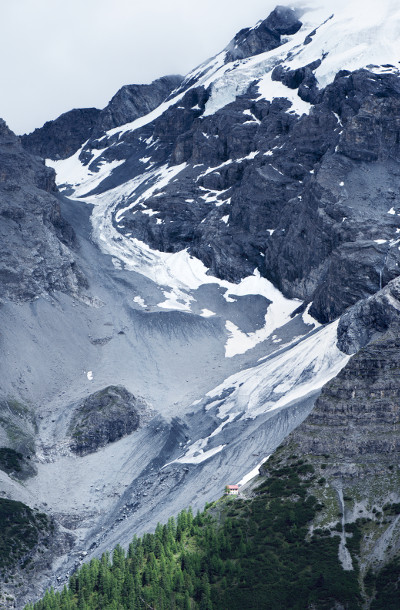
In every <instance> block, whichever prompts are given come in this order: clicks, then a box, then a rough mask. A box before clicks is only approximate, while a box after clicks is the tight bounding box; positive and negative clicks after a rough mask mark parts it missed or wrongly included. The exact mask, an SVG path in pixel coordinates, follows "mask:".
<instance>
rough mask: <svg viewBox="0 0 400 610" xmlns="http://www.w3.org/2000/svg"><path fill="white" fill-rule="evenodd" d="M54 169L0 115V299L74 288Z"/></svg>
mask: <svg viewBox="0 0 400 610" xmlns="http://www.w3.org/2000/svg"><path fill="white" fill-rule="evenodd" d="M54 177H55V174H54V171H53V170H51V169H49V168H47V167H46V166H45V165H44V162H43V161H41V160H40V159H37V158H35V157H33V156H32V155H30V154H29V153H28V152H26V151H25V150H24V149H23V148H22V146H21V143H20V141H19V139H18V138H17V137H16V136H15V135H14V134H13V133H12V132H11V131H10V130H9V129H8V127H7V126H6V124H5V123H4V121H0V301H2V300H6V299H8V300H14V301H15V300H17V301H18V300H21V301H27V300H31V299H33V298H34V297H36V296H39V295H41V294H43V293H45V292H52V291H55V290H59V291H61V292H66V293H69V294H78V293H79V292H80V290H81V288H82V287H83V286H85V284H86V282H85V279H84V276H83V274H82V273H81V272H80V270H79V269H78V267H77V265H76V261H75V256H74V254H73V250H72V249H73V248H74V245H75V236H74V232H73V230H72V228H71V227H70V225H69V224H68V223H67V222H66V221H65V220H64V218H63V217H62V216H61V212H60V207H59V203H58V201H57V199H56V197H55V196H54V192H55V190H56V187H55V182H54Z"/></svg>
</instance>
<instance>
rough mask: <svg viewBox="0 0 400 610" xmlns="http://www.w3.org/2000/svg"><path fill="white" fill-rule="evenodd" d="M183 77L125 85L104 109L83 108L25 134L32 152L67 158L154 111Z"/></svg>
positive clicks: (26, 145)
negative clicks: (85, 143)
mask: <svg viewBox="0 0 400 610" xmlns="http://www.w3.org/2000/svg"><path fill="white" fill-rule="evenodd" d="M181 82H182V76H177V75H171V76H163V77H162V78H159V79H157V80H155V81H153V82H152V83H151V84H150V85H125V86H124V87H121V89H120V90H119V91H118V92H117V93H116V94H115V95H114V97H112V99H111V100H110V102H109V103H108V105H107V106H106V107H105V108H104V109H103V110H99V109H97V108H79V109H76V110H71V111H69V112H65V113H64V114H62V115H61V116H59V117H58V118H57V119H55V120H54V121H48V122H47V123H45V124H44V125H43V127H40V128H38V129H35V131H33V132H32V133H30V134H26V135H24V136H22V138H21V141H22V144H23V146H24V147H25V148H26V149H27V150H29V152H31V153H33V154H36V155H39V156H40V157H43V158H45V159H67V158H68V157H70V156H71V155H73V154H74V153H75V152H76V151H77V150H78V149H79V148H80V147H81V146H82V144H83V143H84V142H85V141H86V140H88V139H89V138H91V137H93V136H95V137H99V135H100V134H102V133H103V132H104V131H107V130H108V129H112V128H113V127H117V126H119V125H123V124H124V123H129V122H130V121H134V120H135V119H137V118H139V117H141V116H143V115H145V114H147V113H148V112H151V111H152V110H154V108H156V107H157V106H159V105H160V104H161V103H162V102H163V101H164V100H165V98H166V97H168V95H169V94H170V93H171V91H173V89H175V88H176V87H178V86H179V85H180V83H181Z"/></svg>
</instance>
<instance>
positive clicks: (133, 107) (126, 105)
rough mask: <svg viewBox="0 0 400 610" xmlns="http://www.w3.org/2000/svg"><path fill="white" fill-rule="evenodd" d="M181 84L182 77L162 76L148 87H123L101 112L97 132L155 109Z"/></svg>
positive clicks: (122, 123) (127, 121)
mask: <svg viewBox="0 0 400 610" xmlns="http://www.w3.org/2000/svg"><path fill="white" fill-rule="evenodd" d="M181 82H182V76H178V75H171V76H163V77H162V78H158V79H157V80H155V81H153V82H152V83H151V84H150V85H125V86H124V87H122V88H121V89H120V90H119V91H118V92H117V93H116V94H115V95H114V97H113V98H111V101H110V102H109V104H108V105H107V106H106V107H105V108H104V110H102V111H101V113H100V117H99V120H98V122H97V125H96V130H97V131H107V130H108V129H112V128H113V127H118V126H119V125H124V123H129V122H130V121H134V120H135V119H137V118H139V117H141V116H144V115H145V114H147V113H149V112H151V111H152V110H154V108H157V106H159V105H160V104H161V103H162V102H163V101H164V100H165V99H166V98H167V97H168V95H169V94H170V93H171V91H173V90H174V89H175V88H176V87H178V86H179V85H180V84H181ZM82 143H83V142H82Z"/></svg>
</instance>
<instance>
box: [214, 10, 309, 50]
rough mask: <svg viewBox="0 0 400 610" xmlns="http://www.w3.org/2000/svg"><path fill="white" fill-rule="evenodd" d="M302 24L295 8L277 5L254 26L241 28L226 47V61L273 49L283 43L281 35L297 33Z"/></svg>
mask: <svg viewBox="0 0 400 610" xmlns="http://www.w3.org/2000/svg"><path fill="white" fill-rule="evenodd" d="M301 26H302V23H301V21H299V19H298V18H297V13H296V11H295V10H293V9H291V8H289V7H286V6H277V7H276V8H275V9H274V10H273V11H272V13H271V14H270V15H269V16H268V17H267V19H264V21H262V22H261V23H260V24H258V25H257V26H256V27H254V28H245V29H243V30H241V31H240V32H239V33H238V34H236V36H235V37H234V39H233V40H232V41H231V42H230V43H229V45H228V46H227V48H226V51H227V53H226V58H225V61H227V62H228V61H235V60H236V59H244V58H245V57H251V56H252V55H257V54H258V53H264V52H265V51H271V50H272V49H275V48H276V47H279V46H280V45H281V44H282V40H281V36H283V35H290V34H295V33H296V32H297V31H298V30H299V29H300V28H301Z"/></svg>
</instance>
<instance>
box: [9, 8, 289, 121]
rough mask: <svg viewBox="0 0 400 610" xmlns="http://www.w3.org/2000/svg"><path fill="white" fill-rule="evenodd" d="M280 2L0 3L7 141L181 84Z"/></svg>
mask: <svg viewBox="0 0 400 610" xmlns="http://www.w3.org/2000/svg"><path fill="white" fill-rule="evenodd" d="M279 3H281V4H284V3H285V2H283V1H282V0H281V2H279V0H197V1H194V0H0V9H1V12H0V15H1V26H2V28H1V29H2V31H1V36H0V64H1V65H0V68H1V72H0V74H1V79H0V87H1V91H0V117H2V118H4V119H5V120H6V121H7V123H8V125H9V126H10V127H11V129H13V130H14V131H15V132H16V133H24V132H29V131H32V130H33V129H34V128H35V127H40V126H41V125H42V124H43V123H44V122H45V121H47V120H50V119H54V118H56V117H57V116H59V115H60V114H61V113H63V112H65V111H67V110H70V109H72V108H78V107H90V106H96V107H98V108H102V107H104V106H105V105H106V104H107V102H108V101H109V99H110V98H111V97H112V96H113V95H114V93H116V91H117V90H118V89H119V87H121V86H122V85H126V84H131V83H148V82H151V81H152V80H153V79H155V78H158V77H159V76H163V75H165V74H173V73H175V74H177V73H181V74H185V73H187V72H188V71H189V70H190V69H192V68H193V67H195V66H196V65H198V64H199V63H201V62H202V61H204V60H205V59H207V58H208V57H210V56H212V55H214V54H215V53H217V52H218V51H220V50H221V49H222V48H223V47H224V46H225V45H226V44H227V43H228V42H229V40H230V39H231V38H232V37H233V35H234V34H235V33H236V32H237V31H238V30H239V29H241V28H243V27H246V26H249V25H250V26H251V25H254V23H256V22H257V21H258V20H259V19H264V18H265V17H267V15H268V14H269V13H270V11H271V10H272V9H273V8H274V7H275V6H276V4H279Z"/></svg>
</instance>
